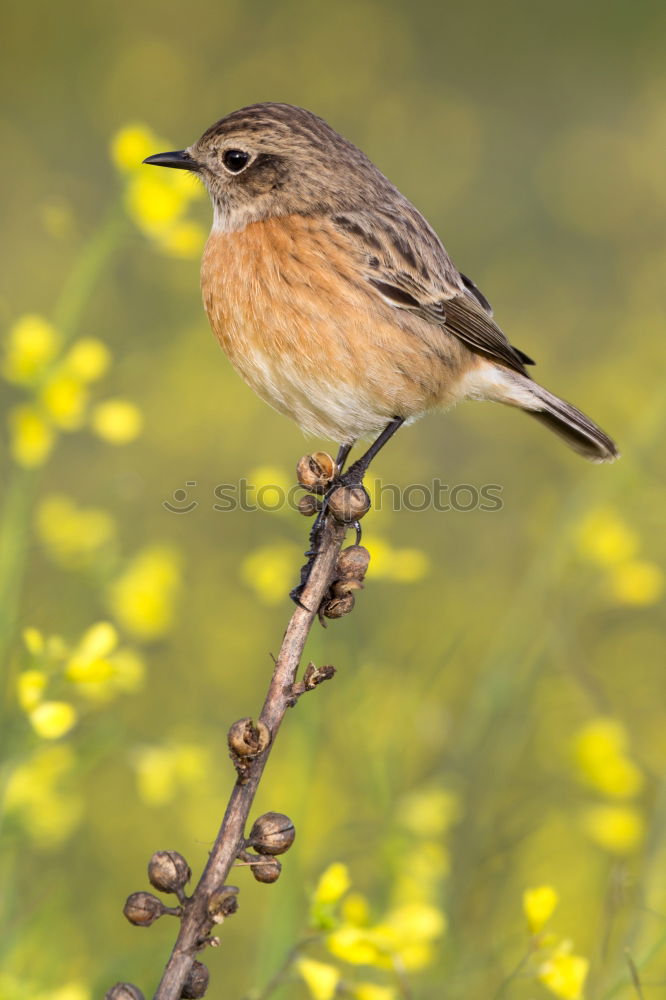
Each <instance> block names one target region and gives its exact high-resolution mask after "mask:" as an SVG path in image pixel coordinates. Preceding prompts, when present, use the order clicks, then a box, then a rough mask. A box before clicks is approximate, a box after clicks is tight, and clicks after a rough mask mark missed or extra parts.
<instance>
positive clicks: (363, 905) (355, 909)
mask: <svg viewBox="0 0 666 1000" xmlns="http://www.w3.org/2000/svg"><path fill="white" fill-rule="evenodd" d="M340 909H341V913H342V918H343V920H344V921H345V923H348V924H352V925H353V926H354V927H366V926H367V925H368V924H369V922H370V906H369V905H368V901H367V899H366V898H365V896H363V895H361V893H360V892H351V893H349V895H348V896H345V898H344V900H343V902H342V906H341V908H340Z"/></svg>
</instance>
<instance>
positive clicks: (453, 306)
mask: <svg viewBox="0 0 666 1000" xmlns="http://www.w3.org/2000/svg"><path fill="white" fill-rule="evenodd" d="M404 207H405V214H404V216H402V215H397V214H394V213H391V214H390V215H388V214H387V215H384V214H383V213H378V212H373V213H372V215H370V213H368V212H359V213H345V215H344V216H339V217H337V218H336V219H335V220H334V221H335V223H336V224H337V226H338V228H340V229H344V230H346V231H347V233H348V234H350V235H352V237H353V239H354V243H355V245H356V247H357V248H358V249H359V250H360V251H361V260H362V263H363V271H364V276H365V279H366V281H367V282H368V284H369V285H370V286H371V287H372V288H374V289H375V291H376V292H377V293H378V294H379V295H381V296H382V298H383V299H384V301H385V302H388V303H389V304H390V305H391V306H393V307H394V308H396V309H404V310H407V311H409V312H411V313H414V314H416V315H418V316H420V317H421V318H422V319H425V320H427V321H428V322H430V323H433V324H435V325H437V326H439V327H442V328H444V329H445V330H447V331H448V332H449V333H451V334H453V336H455V337H457V338H458V339H459V340H461V341H462V342H463V343H464V344H466V345H467V347H469V348H470V349H471V350H473V351H476V352H477V353H479V354H483V355H485V356H486V357H490V358H492V359H493V360H495V361H499V362H500V363H501V364H503V365H506V366H507V367H508V368H512V369H513V370H514V371H517V372H520V373H521V375H526V374H527V372H526V371H525V365H526V364H534V362H533V361H532V359H531V358H530V357H528V355H527V354H525V353H523V351H520V350H519V349H518V348H516V347H513V346H512V345H511V344H510V343H509V341H508V339H507V338H506V336H505V335H504V333H503V332H502V330H501V329H500V328H499V326H497V324H496V323H495V322H494V320H493V318H492V309H491V307H490V304H489V302H488V300H487V299H486V297H485V296H484V295H483V294H482V292H480V291H479V289H478V288H477V287H476V285H475V284H474V282H473V281H471V280H470V279H469V278H467V277H466V276H465V275H462V274H461V273H460V272H459V271H458V270H457V269H456V267H455V265H454V264H453V262H452V261H451V259H450V257H449V256H448V254H447V252H446V250H445V249H444V247H443V246H442V244H441V242H440V240H439V238H438V237H437V235H436V233H434V231H433V230H432V229H431V228H430V226H429V225H428V223H427V222H426V220H425V219H424V218H423V216H421V215H420V214H419V213H418V212H417V211H416V209H415V208H413V206H412V205H410V204H409V202H405V204H404Z"/></svg>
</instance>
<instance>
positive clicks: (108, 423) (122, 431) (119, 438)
mask: <svg viewBox="0 0 666 1000" xmlns="http://www.w3.org/2000/svg"><path fill="white" fill-rule="evenodd" d="M91 426H92V429H93V430H94V431H95V433H96V434H98V435H99V437H101V438H103V439H104V440H105V441H108V443H109V444H127V443H128V442H129V441H134V439H135V438H136V437H138V436H139V434H140V433H141V430H142V428H143V417H142V415H141V411H140V410H139V408H138V406H135V405H134V403H130V402H129V400H127V399H107V400H105V402H103V403H99V404H98V405H97V406H96V407H95V408H94V410H93V412H92V418H91Z"/></svg>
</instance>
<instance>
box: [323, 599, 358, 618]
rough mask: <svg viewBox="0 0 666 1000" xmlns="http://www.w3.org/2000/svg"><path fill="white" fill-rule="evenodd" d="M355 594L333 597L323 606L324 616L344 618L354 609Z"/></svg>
mask: <svg viewBox="0 0 666 1000" xmlns="http://www.w3.org/2000/svg"><path fill="white" fill-rule="evenodd" d="M354 603H355V602H354V595H353V594H351V593H346V594H343V595H342V596H341V597H332V598H331V599H330V601H326V602H325V603H324V604H323V605H322V607H321V614H322V615H323V616H324V618H344V616H345V615H348V614H349V613H350V611H353V610H354Z"/></svg>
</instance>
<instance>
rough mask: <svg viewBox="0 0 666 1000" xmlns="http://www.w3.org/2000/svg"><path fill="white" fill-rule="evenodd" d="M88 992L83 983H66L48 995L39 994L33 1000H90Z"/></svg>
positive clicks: (50, 991)
mask: <svg viewBox="0 0 666 1000" xmlns="http://www.w3.org/2000/svg"><path fill="white" fill-rule="evenodd" d="M91 996H92V995H91V993H90V990H89V989H88V988H87V987H86V986H84V985H83V983H77V982H72V983H67V984H66V985H65V986H60V987H58V988H57V989H55V990H49V991H48V993H40V994H39V995H38V996H36V997H35V1000H91Z"/></svg>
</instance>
